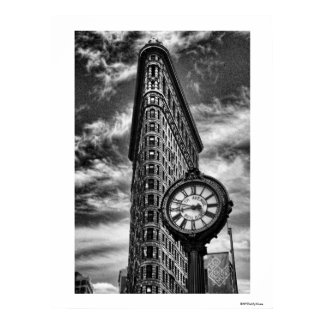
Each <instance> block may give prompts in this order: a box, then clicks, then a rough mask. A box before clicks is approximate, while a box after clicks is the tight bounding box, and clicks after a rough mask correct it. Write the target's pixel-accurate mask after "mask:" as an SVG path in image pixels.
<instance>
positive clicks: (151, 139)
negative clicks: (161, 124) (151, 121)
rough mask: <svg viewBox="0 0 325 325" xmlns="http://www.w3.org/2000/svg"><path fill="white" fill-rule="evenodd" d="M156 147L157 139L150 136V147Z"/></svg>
mask: <svg viewBox="0 0 325 325" xmlns="http://www.w3.org/2000/svg"><path fill="white" fill-rule="evenodd" d="M154 145H155V137H154V136H153V135H151V136H149V146H154Z"/></svg>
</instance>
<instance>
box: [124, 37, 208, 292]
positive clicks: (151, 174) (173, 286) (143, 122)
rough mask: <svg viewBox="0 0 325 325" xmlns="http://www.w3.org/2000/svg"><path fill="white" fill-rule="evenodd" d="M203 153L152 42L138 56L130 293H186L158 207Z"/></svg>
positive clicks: (162, 52)
mask: <svg viewBox="0 0 325 325" xmlns="http://www.w3.org/2000/svg"><path fill="white" fill-rule="evenodd" d="M202 149H203V145H202V141H201V139H200V136H199V134H198V131H197V129H196V126H195V123H194V120H193V117H192V115H191V112H190V110H189V106H188V104H187V102H186V99H185V96H184V93H183V90H182V88H181V85H180V82H179V80H178V78H177V76H176V71H175V68H174V66H173V63H172V61H171V57H170V55H169V53H168V50H167V49H166V48H165V47H164V46H163V45H162V44H161V43H160V42H159V41H157V40H151V41H149V43H148V44H146V45H145V46H144V47H143V48H142V49H141V50H140V52H139V58H138V70H137V80H136V91H135V101H134V108H133V118H132V127H131V136H130V148H129V159H130V160H131V161H132V163H133V176H132V184H131V211H130V213H131V220H130V246H129V259H128V270H127V292H128V293H186V292H187V276H188V274H187V272H188V265H187V256H186V253H185V251H184V249H183V247H182V246H181V245H180V243H179V242H177V241H175V240H174V238H173V237H172V236H171V234H170V233H169V232H168V230H167V229H166V228H165V227H164V225H163V223H162V216H161V215H160V214H159V207H160V203H161V200H162V197H163V195H164V193H165V191H166V190H167V189H168V187H169V186H170V185H171V184H172V183H173V182H175V181H176V180H177V179H179V178H181V177H183V176H184V175H185V173H186V171H187V170H188V169H191V168H198V164H199V157H198V154H199V153H200V152H201V151H202Z"/></svg>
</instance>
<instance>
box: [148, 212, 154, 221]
mask: <svg viewBox="0 0 325 325" xmlns="http://www.w3.org/2000/svg"><path fill="white" fill-rule="evenodd" d="M153 213H154V212H153V211H148V222H153Z"/></svg>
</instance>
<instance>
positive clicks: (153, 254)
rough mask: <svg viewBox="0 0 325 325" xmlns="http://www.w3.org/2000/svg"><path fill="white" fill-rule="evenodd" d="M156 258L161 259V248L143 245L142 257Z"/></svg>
mask: <svg viewBox="0 0 325 325" xmlns="http://www.w3.org/2000/svg"><path fill="white" fill-rule="evenodd" d="M146 258H155V259H157V260H158V259H159V248H158V247H153V246H146V247H142V259H146Z"/></svg>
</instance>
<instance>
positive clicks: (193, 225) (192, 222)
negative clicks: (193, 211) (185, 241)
mask: <svg viewBox="0 0 325 325" xmlns="http://www.w3.org/2000/svg"><path fill="white" fill-rule="evenodd" d="M191 229H192V230H195V229H196V228H195V221H191Z"/></svg>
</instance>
